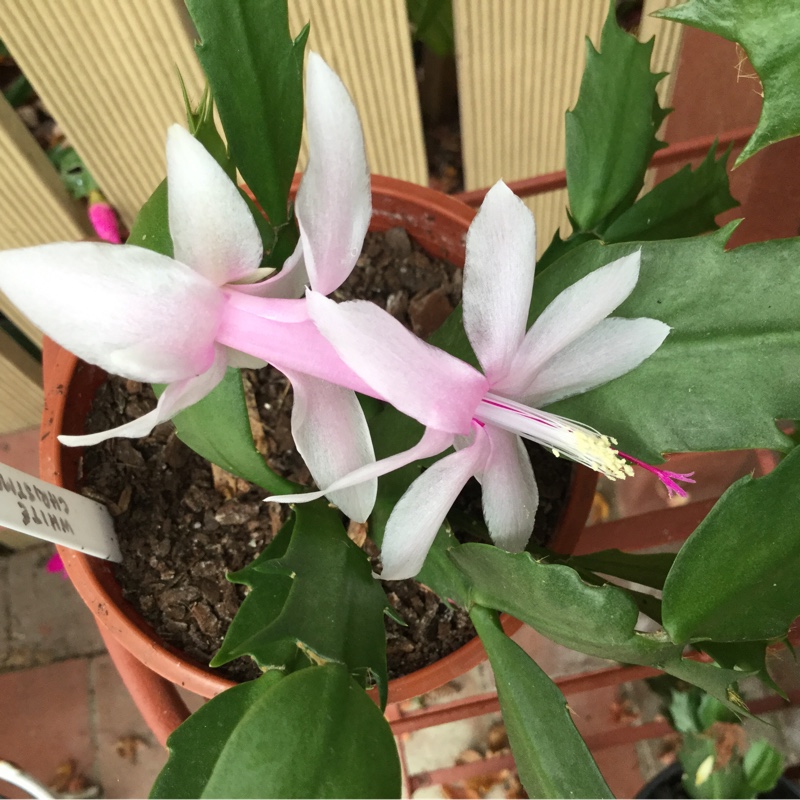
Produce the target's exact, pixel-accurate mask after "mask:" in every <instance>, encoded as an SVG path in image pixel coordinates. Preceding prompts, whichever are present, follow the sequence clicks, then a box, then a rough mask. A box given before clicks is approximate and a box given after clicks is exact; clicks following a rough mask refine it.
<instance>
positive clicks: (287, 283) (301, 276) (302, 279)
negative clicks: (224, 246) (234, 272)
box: [235, 239, 309, 298]
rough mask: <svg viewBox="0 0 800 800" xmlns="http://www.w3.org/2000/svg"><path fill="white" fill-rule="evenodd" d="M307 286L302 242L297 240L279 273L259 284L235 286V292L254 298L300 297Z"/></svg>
mask: <svg viewBox="0 0 800 800" xmlns="http://www.w3.org/2000/svg"><path fill="white" fill-rule="evenodd" d="M308 285H309V280H308V272H307V271H306V264H305V261H304V259H303V241H302V239H299V240H298V242H297V246H296V247H295V249H294V252H293V253H292V254H291V255H290V256H289V258H287V259H286V261H284V262H283V267H281V270H280V272H278V273H277V274H276V275H272V276H270V277H269V278H268V279H267V280H265V281H261V282H259V283H250V284H236V287H235V288H236V290H237V291H239V292H243V293H245V294H251V295H254V296H256V297H286V298H291V297H302V296H303V294H304V293H305V290H306V286H308Z"/></svg>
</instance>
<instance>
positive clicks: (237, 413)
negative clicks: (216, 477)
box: [172, 368, 302, 494]
mask: <svg viewBox="0 0 800 800" xmlns="http://www.w3.org/2000/svg"><path fill="white" fill-rule="evenodd" d="M172 421H173V422H174V423H175V430H176V431H177V433H178V438H180V440H181V441H182V442H184V443H185V444H187V445H188V446H189V447H191V448H192V450H194V451H195V453H198V454H199V455H201V456H202V457H203V458H205V459H207V460H208V461H210V462H211V463H212V464H216V465H217V466H218V467H222V469H224V470H227V471H228V472H230V473H232V474H233V475H238V476H239V477H240V478H244V479H245V480H247V481H250V483H254V484H255V485H256V486H260V487H262V488H263V489H266V490H267V491H269V492H275V493H277V494H284V493H286V492H294V491H298V490H302V488H301V487H299V486H298V484H295V483H293V482H292V481H289V480H286V478H282V477H281V476H280V475H278V474H277V473H275V472H273V471H272V470H271V469H270V468H269V467H268V466H267V463H266V461H264V458H263V456H262V455H261V453H259V452H258V450H256V446H255V443H254V441H253V434H252V432H251V430H250V420H249V418H248V416H247V401H246V399H245V395H244V387H243V386H242V374H241V372H240V371H239V370H238V369H233V368H229V369H227V370H226V372H225V377H224V378H223V379H222V381H221V382H220V383H219V384H218V385H217V386H216V387H215V388H214V390H213V391H211V392H209V393H208V394H207V395H206V396H205V397H204V398H203V399H202V400H200V401H199V402H197V403H195V404H194V405H193V406H189V408H187V409H186V410H185V411H181V412H180V414H177V415H176V416H175V417H173V419H172Z"/></svg>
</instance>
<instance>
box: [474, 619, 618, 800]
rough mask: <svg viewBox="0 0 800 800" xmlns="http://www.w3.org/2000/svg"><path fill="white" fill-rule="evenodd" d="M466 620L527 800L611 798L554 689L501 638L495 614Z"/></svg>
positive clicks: (520, 652)
mask: <svg viewBox="0 0 800 800" xmlns="http://www.w3.org/2000/svg"><path fill="white" fill-rule="evenodd" d="M470 616H471V618H472V621H473V623H474V625H475V628H476V630H477V631H478V635H479V636H480V637H481V642H483V646H484V647H485V648H486V652H487V654H488V656H489V662H490V663H491V665H492V670H493V671H494V676H495V680H496V682H497V695H498V698H499V700H500V710H501V711H502V714H503V721H504V722H505V725H506V730H507V731H508V739H509V743H510V744H511V748H512V750H513V752H514V760H515V762H516V764H517V769H518V770H519V776H520V779H521V780H522V784H523V786H524V787H525V790H526V791H527V793H528V797H613V796H614V795H612V794H611V791H610V790H609V788H608V786H607V785H606V782H605V781H604V780H603V777H602V775H601V774H600V770H598V769H597V764H595V763H594V759H593V758H592V756H591V753H589V750H588V748H587V747H586V744H585V743H584V741H583V739H582V738H581V735H580V734H579V733H578V731H577V729H576V728H575V724H574V723H573V721H572V717H571V716H570V713H569V711H568V710H567V702H566V700H565V699H564V695H563V694H561V692H560V691H559V689H558V687H557V686H556V685H555V684H554V683H553V682H552V681H551V680H550V678H548V677H547V675H546V674H545V673H544V672H543V671H542V670H541V669H540V668H539V665H538V664H537V663H536V662H535V661H533V660H532V659H531V658H530V657H529V656H528V655H527V653H525V651H524V650H523V649H522V648H521V647H520V646H519V645H518V644H517V643H516V642H514V641H512V640H511V639H509V637H508V636H506V634H505V633H504V632H503V629H502V627H501V626H500V623H499V621H498V619H497V614H496V613H494V612H492V611H489V610H487V609H485V608H481V607H480V606H475V607H474V608H473V609H472V611H471V613H470Z"/></svg>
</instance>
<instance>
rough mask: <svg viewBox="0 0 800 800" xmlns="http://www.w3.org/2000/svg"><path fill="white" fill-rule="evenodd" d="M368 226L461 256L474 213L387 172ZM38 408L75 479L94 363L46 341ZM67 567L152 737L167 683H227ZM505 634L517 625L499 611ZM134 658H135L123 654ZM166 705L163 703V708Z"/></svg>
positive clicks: (47, 450)
mask: <svg viewBox="0 0 800 800" xmlns="http://www.w3.org/2000/svg"><path fill="white" fill-rule="evenodd" d="M372 189H373V217H372V223H371V229H373V230H386V229H388V228H391V227H395V226H403V227H404V228H406V230H407V231H408V232H409V234H410V235H411V237H412V238H413V239H415V240H416V241H418V242H419V243H420V244H421V245H422V246H423V247H424V248H425V250H427V251H428V252H429V253H431V254H432V255H435V256H438V257H441V258H444V259H447V260H448V261H451V262H452V263H455V264H459V265H462V264H463V263H464V237H465V234H466V231H467V228H468V227H469V224H470V222H471V221H472V218H473V217H474V215H475V211H474V210H473V209H471V208H470V207H469V206H466V205H464V204H463V203H460V202H458V201H456V200H454V199H452V198H450V197H447V196H446V195H442V194H440V193H438V192H435V191H433V190H431V189H427V188H424V187H421V186H417V185H414V184H410V183H406V182H404V181H398V180H394V179H391V178H384V177H375V178H373V180H372ZM44 373H45V375H44V377H45V410H44V416H43V420H42V431H41V443H40V462H41V463H40V467H41V476H42V478H44V479H45V480H48V481H51V482H52V483H55V484H57V485H59V486H65V487H67V488H70V489H75V488H76V486H77V476H78V462H79V459H80V454H81V453H80V449H79V448H68V447H62V446H61V445H60V444H59V443H58V439H57V436H58V434H60V433H69V434H78V433H82V432H83V424H84V420H85V418H86V415H87V413H88V411H89V407H90V405H91V402H92V399H93V397H94V394H95V392H96V390H97V388H98V387H99V386H100V384H101V383H102V382H103V380H104V379H105V373H104V372H103V370H101V369H99V368H98V367H94V366H91V365H89V364H85V363H84V362H81V361H79V360H78V359H77V358H75V356H73V355H72V354H71V353H68V352H67V351H65V350H64V349H62V348H61V347H59V346H58V345H56V344H54V343H53V342H46V343H45V348H44ZM595 483H596V475H595V473H593V472H591V471H589V470H587V469H585V468H581V467H578V468H576V469H575V473H574V478H573V483H572V489H571V495H570V501H569V504H568V506H567V508H566V509H565V511H564V514H563V517H562V520H561V523H560V525H559V529H558V532H557V535H556V541H555V542H554V549H556V550H558V551H560V552H570V551H571V550H572V548H573V546H574V544H575V542H576V541H577V539H578V537H579V535H580V532H581V531H582V529H583V526H584V523H585V521H586V518H587V516H588V513H589V509H590V507H591V502H592V497H593V493H594V486H595ZM59 551H60V553H61V556H62V558H63V561H64V565H65V567H66V570H67V573H68V575H69V577H70V579H71V580H72V582H73V584H74V585H75V587H76V589H77V590H78V592H79V594H80V595H81V597H82V598H83V600H84V602H85V603H86V604H87V605H88V606H89V608H90V609H91V610H92V612H93V613H94V615H95V617H96V620H97V622H98V624H99V626H100V629H101V631H102V633H103V636H104V638H105V639H106V642H107V643H109V644H110V645H111V646H110V648H109V651H110V653H111V655H112V657H113V658H114V660H115V663H116V664H117V667H118V669H119V671H120V673H121V674H122V676H123V679H124V680H125V682H126V685H127V686H128V688H129V690H130V691H131V693H132V695H133V696H134V699H135V700H136V702H137V705H139V707H140V710H141V711H142V713H143V715H144V716H145V718H146V719H147V721H148V723H149V724H150V725H151V727H153V730H154V732H155V733H156V735H157V736H158V737H159V738H160V739H162V740H163V739H164V738H166V735H168V733H169V732H170V731H171V730H172V728H174V727H175V724H176V723H177V722H179V721H180V720H181V719H182V718H185V717H186V716H187V715H188V712H187V711H186V707H185V705H184V704H183V702H182V701H181V700H180V698H179V697H178V695H177V693H176V692H175V690H174V688H173V687H171V686H169V685H167V684H166V682H170V683H173V684H176V685H178V686H181V687H184V688H186V689H188V690H189V691H192V692H194V693H196V694H199V695H201V696H202V697H206V698H210V697H213V696H214V695H216V694H218V693H219V692H222V691H224V690H225V689H227V688H229V687H230V686H232V685H233V683H232V682H231V681H229V680H226V679H225V678H222V677H220V676H219V675H217V674H214V673H213V672H212V671H211V670H210V669H209V668H208V667H206V666H204V665H202V664H200V663H196V662H194V661H192V660H191V659H189V658H187V657H186V656H185V655H184V654H182V653H181V652H179V651H178V650H176V649H175V648H173V647H171V646H170V645H169V644H167V643H166V642H163V641H162V640H161V639H160V637H159V636H158V635H157V634H156V633H155V632H154V631H153V630H152V628H151V627H150V625H149V623H147V622H146V621H145V620H144V618H143V617H142V616H141V615H140V614H139V613H138V612H137V611H136V609H134V608H133V606H132V605H131V604H130V603H128V601H127V600H125V599H124V598H123V596H122V592H121V589H120V586H119V584H118V583H117V581H116V579H115V578H114V574H113V567H112V565H111V564H110V563H108V562H106V561H102V560H100V559H97V558H93V557H91V556H85V555H83V554H81V553H78V552H77V551H74V550H69V549H66V548H59ZM502 621H503V625H504V628H505V629H506V631H507V632H508V633H513V632H514V631H516V630H518V629H519V627H520V626H521V623H520V622H518V621H517V620H514V619H512V618H511V617H508V616H506V615H503V620H502ZM131 656H133V658H131ZM485 658H486V654H485V652H484V650H483V647H482V646H481V643H480V641H479V640H478V639H477V638H476V639H473V640H472V641H471V642H468V643H467V644H466V645H464V646H463V647H461V648H460V649H458V650H456V651H455V652H454V653H451V654H450V655H449V656H446V657H445V658H443V659H441V660H440V661H438V662H436V663H435V664H431V665H430V666H428V667H425V668H424V669H421V670H419V671H417V672H414V673H412V674H410V675H407V676H405V677H403V678H398V679H396V680H393V681H391V682H390V683H389V702H390V703H396V702H400V701H402V700H406V699H409V698H412V697H417V696H419V695H421V694H424V693H426V692H429V691H431V690H433V689H435V688H438V687H439V686H442V685H444V684H445V683H447V682H448V681H450V680H452V679H453V678H456V677H458V676H459V675H463V674H464V673H465V672H466V671H468V670H469V669H471V668H472V667H474V666H475V665H477V664H478V663H480V662H481V661H483V660H484V659H485ZM165 704H166V706H168V708H167V707H165Z"/></svg>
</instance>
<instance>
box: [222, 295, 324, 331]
mask: <svg viewBox="0 0 800 800" xmlns="http://www.w3.org/2000/svg"><path fill="white" fill-rule="evenodd" d="M240 288H241V287H239V286H227V287H225V288H224V289H223V290H222V291H223V292H224V293H225V296H226V297H227V299H228V304H229V306H231V307H232V308H236V309H239V310H241V311H245V312H247V313H248V314H253V315H255V316H256V317H263V318H264V319H271V320H274V321H275V322H306V321H307V320H309V319H311V317H309V316H308V308H307V307H306V301H305V299H302V298H300V299H294V300H292V299H288V298H283V297H255V296H253V295H251V294H246V293H245V292H241V291H239V290H240Z"/></svg>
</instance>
